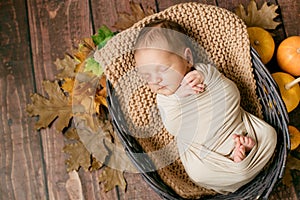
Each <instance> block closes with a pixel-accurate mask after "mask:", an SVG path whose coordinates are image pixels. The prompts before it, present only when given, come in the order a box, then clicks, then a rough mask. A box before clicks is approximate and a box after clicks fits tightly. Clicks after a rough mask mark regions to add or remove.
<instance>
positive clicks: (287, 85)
mask: <svg viewBox="0 0 300 200" xmlns="http://www.w3.org/2000/svg"><path fill="white" fill-rule="evenodd" d="M299 82H300V77H298V78H296V79H295V80H293V81H292V82H289V83H287V84H285V85H284V87H285V89H287V90H289V89H291V88H292V87H293V86H294V85H296V84H298V83H299Z"/></svg>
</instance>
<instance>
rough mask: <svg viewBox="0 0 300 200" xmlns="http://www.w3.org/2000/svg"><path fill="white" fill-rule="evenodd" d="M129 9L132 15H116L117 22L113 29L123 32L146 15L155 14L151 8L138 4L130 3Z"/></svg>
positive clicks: (123, 13)
mask: <svg viewBox="0 0 300 200" xmlns="http://www.w3.org/2000/svg"><path fill="white" fill-rule="evenodd" d="M130 9H131V12H132V14H129V13H125V12H120V13H118V18H119V19H118V21H117V22H116V23H115V24H114V25H113V27H114V28H116V29H118V30H125V29H127V28H129V27H130V26H132V25H133V24H134V23H136V22H138V21H139V20H141V19H143V18H145V17H146V16H148V15H152V14H154V13H155V10H154V9H153V8H151V7H147V8H146V9H144V7H143V6H142V5H141V4H139V3H134V2H132V1H130Z"/></svg>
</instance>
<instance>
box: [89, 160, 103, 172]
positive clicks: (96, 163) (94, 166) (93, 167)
mask: <svg viewBox="0 0 300 200" xmlns="http://www.w3.org/2000/svg"><path fill="white" fill-rule="evenodd" d="M101 167H103V163H101V162H99V161H98V160H97V159H96V158H95V157H92V164H91V167H90V169H89V170H90V171H91V172H92V171H96V170H99V169H100V168H101Z"/></svg>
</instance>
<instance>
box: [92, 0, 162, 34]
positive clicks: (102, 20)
mask: <svg viewBox="0 0 300 200" xmlns="http://www.w3.org/2000/svg"><path fill="white" fill-rule="evenodd" d="M129 2H130V0H111V1H107V0H92V4H91V5H92V13H93V22H94V27H95V28H96V29H98V28H99V27H100V26H102V25H106V26H108V27H109V28H110V29H111V30H113V31H116V29H115V28H114V27H113V25H114V24H115V23H116V22H117V21H118V19H119V18H118V13H120V12H126V13H132V12H131V10H130V3H129ZM133 2H134V3H140V4H141V5H142V6H143V8H144V9H146V8H153V9H154V10H156V4H155V0H150V1H147V0H134V1H133ZM108 16H109V17H108Z"/></svg>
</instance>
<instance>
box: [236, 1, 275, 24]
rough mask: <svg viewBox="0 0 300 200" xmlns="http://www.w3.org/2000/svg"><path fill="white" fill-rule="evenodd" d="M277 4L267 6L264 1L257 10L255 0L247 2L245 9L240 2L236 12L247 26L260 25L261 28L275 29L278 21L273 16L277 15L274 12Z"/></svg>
mask: <svg viewBox="0 0 300 200" xmlns="http://www.w3.org/2000/svg"><path fill="white" fill-rule="evenodd" d="M277 8H278V6H277V5H274V4H272V5H270V6H268V4H267V2H264V4H263V5H262V7H261V8H260V9H259V10H258V9H257V4H256V2H255V0H251V1H250V2H249V4H248V7H247V11H246V10H245V8H244V6H243V5H242V4H240V5H239V6H238V7H237V8H236V10H235V14H237V15H238V16H239V17H240V18H241V19H242V20H243V21H244V22H245V23H246V25H247V26H248V27H253V26H256V27H261V28H263V29H275V28H276V27H277V26H278V25H279V24H280V22H276V21H274V18H275V17H277V16H278V14H277V13H276V12H275V11H276V10H277Z"/></svg>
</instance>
